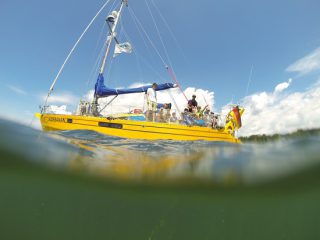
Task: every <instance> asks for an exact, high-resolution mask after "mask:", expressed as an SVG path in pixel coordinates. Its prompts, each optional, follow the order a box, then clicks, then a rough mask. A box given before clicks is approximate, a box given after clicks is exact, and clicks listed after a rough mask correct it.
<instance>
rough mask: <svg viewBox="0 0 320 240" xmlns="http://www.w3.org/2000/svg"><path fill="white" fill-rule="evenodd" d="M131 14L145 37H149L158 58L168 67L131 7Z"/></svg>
mask: <svg viewBox="0 0 320 240" xmlns="http://www.w3.org/2000/svg"><path fill="white" fill-rule="evenodd" d="M129 13H130V14H131V15H132V16H133V18H134V19H135V21H136V22H137V23H138V25H139V26H140V28H141V30H142V31H143V33H144V34H145V36H146V37H147V39H148V40H149V42H150V44H151V46H152V47H153V49H154V50H155V52H156V53H157V55H158V57H159V58H160V60H161V61H162V63H163V65H164V66H167V64H166V62H165V61H164V59H163V57H162V56H161V54H160V52H159V50H158V49H157V48H156V46H155V44H154V43H153V41H152V40H151V38H150V37H149V35H148V33H147V32H146V30H145V29H144V27H143V26H142V24H141V22H140V20H139V19H138V18H137V16H136V15H135V13H134V12H133V10H132V9H131V7H129Z"/></svg>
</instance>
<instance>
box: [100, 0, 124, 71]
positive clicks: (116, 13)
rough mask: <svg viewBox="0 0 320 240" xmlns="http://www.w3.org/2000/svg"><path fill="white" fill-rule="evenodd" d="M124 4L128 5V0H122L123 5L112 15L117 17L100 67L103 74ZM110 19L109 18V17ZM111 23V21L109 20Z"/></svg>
mask: <svg viewBox="0 0 320 240" xmlns="http://www.w3.org/2000/svg"><path fill="white" fill-rule="evenodd" d="M124 5H128V0H121V6H120V9H119V11H118V12H113V13H112V15H114V14H115V15H116V16H114V17H115V21H114V23H113V25H112V27H111V29H110V32H109V36H108V38H107V44H106V45H107V47H106V52H105V54H104V56H103V59H102V62H101V67H100V72H99V74H103V73H104V71H105V68H106V61H107V58H108V55H109V51H110V47H111V43H112V41H113V39H114V38H115V37H116V32H115V30H116V29H117V25H118V22H119V19H120V17H121V12H122V9H123V7H124ZM107 21H108V19H107ZM108 24H109V22H108Z"/></svg>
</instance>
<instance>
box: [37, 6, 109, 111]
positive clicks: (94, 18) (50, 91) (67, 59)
mask: <svg viewBox="0 0 320 240" xmlns="http://www.w3.org/2000/svg"><path fill="white" fill-rule="evenodd" d="M110 1H111V0H107V1H106V2H105V3H104V4H103V6H102V7H101V8H100V9H99V11H98V12H97V13H96V15H95V16H94V17H93V18H92V20H91V21H90V23H89V24H88V26H87V27H86V28H85V30H84V31H83V33H82V34H81V35H80V37H79V38H78V40H77V41H76V43H75V44H74V45H73V47H72V49H71V50H70V52H69V54H68V56H67V58H66V59H65V60H64V62H63V64H62V66H61V67H60V69H59V71H58V74H57V75H56V77H55V79H54V80H53V83H52V84H51V86H50V89H49V91H48V94H47V97H46V100H45V103H44V106H43V109H42V112H43V111H44V110H45V108H46V105H47V102H48V99H49V97H50V94H51V93H52V91H53V88H54V85H55V84H56V82H57V80H58V78H59V77H60V75H61V73H62V71H63V69H64V67H65V65H66V64H67V62H68V61H69V59H70V57H71V55H72V54H73V52H74V50H75V49H76V48H77V46H78V44H79V42H80V41H81V39H82V38H83V36H84V35H85V34H86V33H87V31H88V30H89V28H90V27H91V25H92V24H93V23H94V21H95V20H96V18H97V17H98V16H99V15H100V13H101V12H102V11H103V10H104V8H105V7H106V6H107V4H108V3H109V2H110Z"/></svg>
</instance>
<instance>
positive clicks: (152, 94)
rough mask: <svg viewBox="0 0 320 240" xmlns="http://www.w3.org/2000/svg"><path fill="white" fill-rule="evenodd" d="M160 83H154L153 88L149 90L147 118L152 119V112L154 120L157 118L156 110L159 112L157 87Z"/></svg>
mask: <svg viewBox="0 0 320 240" xmlns="http://www.w3.org/2000/svg"><path fill="white" fill-rule="evenodd" d="M157 87H158V85H157V84H156V83H153V84H152V87H151V88H148V90H147V103H148V114H147V119H150V113H152V121H153V122H154V121H155V120H156V112H157V106H158V104H157V92H156V89H157Z"/></svg>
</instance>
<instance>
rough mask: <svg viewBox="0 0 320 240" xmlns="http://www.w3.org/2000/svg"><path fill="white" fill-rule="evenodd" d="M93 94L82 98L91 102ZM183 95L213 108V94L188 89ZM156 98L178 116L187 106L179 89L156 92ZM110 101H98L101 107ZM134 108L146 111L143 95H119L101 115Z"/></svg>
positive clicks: (136, 84) (106, 99)
mask: <svg viewBox="0 0 320 240" xmlns="http://www.w3.org/2000/svg"><path fill="white" fill-rule="evenodd" d="M142 85H146V84H145V83H134V84H132V85H131V86H130V87H139V86H142ZM93 94H94V91H89V92H88V93H87V94H86V95H85V96H84V99H85V100H87V101H92V99H93ZM184 94H185V95H186V97H187V98H188V99H191V97H192V95H193V94H195V95H196V96H197V99H196V100H197V101H198V104H199V105H200V106H202V107H204V106H206V105H209V107H210V108H211V109H213V106H214V93H213V92H209V91H208V90H203V89H196V88H191V87H190V88H187V89H186V90H185V91H184ZM157 96H158V102H159V103H172V110H173V111H175V112H177V113H178V114H179V112H181V111H183V109H184V108H185V107H186V106H187V100H186V98H185V97H184V95H183V93H182V92H181V91H180V89H179V88H174V89H170V90H165V91H161V92H157ZM173 96H174V100H173V98H172V97H173ZM111 99H112V97H108V98H104V99H100V100H99V103H100V105H101V106H103V105H104V104H106V103H107V102H108V101H110V100H111ZM136 108H138V109H142V110H146V109H147V106H146V100H145V94H144V93H134V94H126V95H120V96H118V97H117V98H116V100H115V101H114V102H112V103H111V104H110V105H109V106H108V107H106V108H105V110H104V111H103V112H102V113H103V114H117V113H128V112H129V111H131V110H133V109H136ZM177 108H178V109H177Z"/></svg>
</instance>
